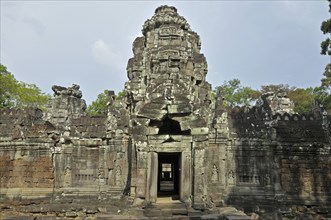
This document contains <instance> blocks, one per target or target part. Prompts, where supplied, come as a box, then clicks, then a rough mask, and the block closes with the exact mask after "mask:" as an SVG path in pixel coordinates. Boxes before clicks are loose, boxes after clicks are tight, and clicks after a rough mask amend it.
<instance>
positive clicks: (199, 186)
mask: <svg viewBox="0 0 331 220" xmlns="http://www.w3.org/2000/svg"><path fill="white" fill-rule="evenodd" d="M204 155H205V150H204V149H203V148H201V147H199V148H195V149H194V167H193V169H194V171H193V172H194V186H193V187H194V189H193V190H194V192H193V193H194V194H193V208H194V209H205V208H206V204H205V201H204V200H205V196H206V192H205V191H206V186H205V167H204V161H203V160H204Z"/></svg>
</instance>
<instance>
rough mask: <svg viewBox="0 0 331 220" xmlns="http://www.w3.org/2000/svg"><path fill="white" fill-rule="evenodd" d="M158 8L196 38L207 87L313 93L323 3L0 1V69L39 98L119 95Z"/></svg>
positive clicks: (320, 67)
mask: <svg viewBox="0 0 331 220" xmlns="http://www.w3.org/2000/svg"><path fill="white" fill-rule="evenodd" d="M160 5H172V6H175V7H176V8H177V9H178V13H179V14H180V15H182V16H184V17H185V18H186V19H187V21H188V23H189V24H190V25H191V29H192V30H193V31H195V32H197V33H198V34H199V35H200V37H201V42H202V53H204V54H205V56H206V58H207V62H208V75H207V80H208V81H209V82H210V83H211V84H212V86H213V88H214V87H216V86H218V85H220V84H222V83H223V82H224V80H230V79H233V78H238V79H240V80H241V82H242V84H243V85H244V86H250V87H252V88H255V89H258V88H260V86H261V85H267V84H280V83H283V84H289V85H291V86H296V87H309V86H317V85H319V84H320V79H321V78H322V73H323V72H324V67H325V65H326V64H327V63H328V62H330V60H329V59H330V58H329V57H326V56H322V55H320V43H321V41H322V40H324V39H325V38H326V36H324V35H323V34H322V32H321V31H320V25H321V22H322V21H323V20H326V19H327V18H329V17H330V14H329V12H328V2H327V1H326V0H320V1H318V0H314V1H277V0H273V1H271V0H269V1H262V0H260V1H258V0H256V1H245V0H241V1H4V0H1V5H0V6H1V14H0V15H1V19H0V20H1V36H0V37H1V40H0V62H1V63H2V64H4V65H5V66H7V68H8V70H9V71H11V72H12V73H13V74H14V75H15V77H16V78H17V79H18V80H21V81H24V82H27V83H33V84H36V85H37V86H39V87H40V88H41V89H42V91H43V92H46V93H51V94H52V91H51V86H52V85H54V84H56V85H62V86H71V84H73V83H76V84H79V85H80V86H81V90H82V91H83V98H84V99H86V100H87V102H88V103H91V101H92V100H94V99H95V98H96V96H97V95H98V94H99V93H101V92H103V90H105V89H110V90H115V91H116V92H119V91H121V90H122V89H123V88H124V83H125V81H127V75H126V65H127V61H128V59H129V58H131V57H132V56H133V54H132V42H133V40H134V39H135V38H136V37H138V36H141V35H142V33H141V29H142V25H143V24H144V22H145V21H146V20H147V19H149V18H150V17H152V16H153V14H154V11H155V9H156V8H157V7H158V6H160Z"/></svg>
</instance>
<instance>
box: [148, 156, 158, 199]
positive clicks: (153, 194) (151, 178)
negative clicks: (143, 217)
mask: <svg viewBox="0 0 331 220" xmlns="http://www.w3.org/2000/svg"><path fill="white" fill-rule="evenodd" d="M157 156H158V155H157V153H156V152H149V163H148V164H149V166H148V174H147V184H148V192H147V193H148V194H149V198H147V201H150V202H156V200H157V171H158V157H157Z"/></svg>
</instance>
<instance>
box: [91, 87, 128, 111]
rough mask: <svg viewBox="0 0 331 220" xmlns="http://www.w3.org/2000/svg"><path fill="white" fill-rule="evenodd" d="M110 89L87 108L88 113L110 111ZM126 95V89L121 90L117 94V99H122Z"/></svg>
mask: <svg viewBox="0 0 331 220" xmlns="http://www.w3.org/2000/svg"><path fill="white" fill-rule="evenodd" d="M109 93H110V91H109V90H105V91H103V92H102V93H100V94H99V95H98V96H97V99H96V100H95V101H93V102H92V104H91V105H89V106H88V107H87V109H86V113H87V114H88V115H90V116H98V115H106V114H107V112H108V102H109V101H110V100H109ZM124 96H125V91H124V90H122V91H120V92H119V93H118V94H117V95H116V96H115V99H116V100H120V99H122V98H123V97H124Z"/></svg>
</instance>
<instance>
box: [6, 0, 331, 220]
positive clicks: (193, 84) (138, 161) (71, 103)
mask: <svg viewBox="0 0 331 220" xmlns="http://www.w3.org/2000/svg"><path fill="white" fill-rule="evenodd" d="M142 33H143V36H142V37H137V38H136V40H135V41H134V42H133V57H132V58H131V59H129V61H128V65H127V76H128V81H127V82H126V83H125V96H124V97H123V98H122V99H115V97H114V92H110V94H109V105H108V113H107V115H104V116H98V117H90V116H87V115H86V113H85V109H86V104H85V101H84V100H83V99H82V92H81V91H80V90H79V89H80V87H79V86H78V85H73V86H72V87H69V88H66V87H62V86H53V87H52V89H53V91H54V93H55V95H54V97H53V98H52V99H51V100H50V102H49V103H48V105H47V108H46V110H44V111H41V110H39V109H25V110H14V109H9V110H8V109H7V110H1V111H0V174H1V175H0V184H1V185H0V187H1V189H0V201H1V208H2V210H7V212H9V211H12V213H15V211H16V214H17V213H22V212H25V213H36V212H33V210H32V211H26V209H24V210H25V211H22V209H15V208H13V207H15V204H16V205H17V204H20V203H23V204H31V203H32V202H31V201H33V203H34V204H39V203H40V204H48V206H47V207H48V211H47V213H46V214H47V215H54V216H57V217H70V216H71V217H72V218H75V217H80V216H85V217H88V216H93V215H94V216H97V215H98V214H99V215H101V214H102V213H103V212H106V211H105V210H106V209H107V207H109V205H111V206H112V207H117V208H118V209H116V211H114V210H113V212H114V213H115V212H118V213H120V212H121V210H123V209H125V208H130V207H131V208H132V207H138V208H145V209H148V208H149V207H152V206H153V204H157V203H158V202H159V201H160V200H161V199H162V198H164V197H171V198H172V199H174V200H179V201H180V202H181V204H184V205H185V206H186V208H187V209H190V210H191V209H192V210H200V211H201V210H205V211H206V210H209V211H212V210H214V211H215V210H219V208H220V207H227V206H233V207H236V208H240V209H242V210H244V211H245V212H246V213H248V214H250V215H251V216H252V218H253V217H254V218H255V219H258V216H259V215H260V217H261V216H263V215H266V213H268V216H269V217H270V216H271V217H270V219H282V218H287V217H288V218H290V217H294V216H299V217H300V216H301V217H302V218H301V219H309V218H308V217H309V216H315V217H316V216H319V217H321V219H322V217H324V218H327V217H331V208H330V207H331V156H330V155H331V154H330V153H331V152H330V151H331V125H330V124H331V123H330V122H331V120H330V119H331V117H330V115H327V114H326V111H325V110H324V109H323V107H322V106H320V105H318V104H316V105H315V107H314V109H313V112H314V113H313V114H311V115H299V114H296V113H295V112H294V111H293V102H291V101H290V100H289V99H288V98H287V96H286V94H273V93H267V94H264V95H262V96H261V98H260V100H259V101H258V102H257V104H256V106H254V107H253V108H241V107H235V108H232V109H227V108H225V107H224V106H223V99H222V94H221V93H220V91H218V92H217V94H216V97H214V96H212V90H211V85H210V84H209V83H208V82H207V81H206V74H207V61H206V58H205V56H204V55H203V54H202V53H201V52H200V49H201V41H200V37H199V35H198V34H197V33H195V32H194V31H192V30H191V29H190V25H189V24H188V22H187V21H186V20H185V18H183V17H182V16H180V15H179V14H178V13H177V9H176V8H175V7H170V6H161V7H159V8H157V9H156V10H155V14H154V15H153V17H152V18H151V19H148V20H147V21H146V22H145V24H144V25H143V30H142ZM45 201H47V202H45ZM91 201H92V203H95V204H100V205H99V206H100V207H99V208H95V209H93V208H91V210H89V209H86V210H85V212H84V213H85V214H84V213H83V214H82V211H81V209H79V208H77V207H78V206H79V205H80V204H87V203H89V204H91ZM62 203H63V204H64V203H70V204H72V205H71V207H74V208H72V210H75V213H73V211H72V210H71V211H70V210H69V211H68V210H67V211H64V212H61V211H60V210H63V209H59V208H58V207H62V206H61V204H62ZM10 204H12V205H10ZM102 204H104V205H102ZM18 206H19V205H18ZM45 206H46V205H45ZM75 207H76V208H75ZM8 209H9V211H8ZM20 210H21V211H20ZM43 210H45V209H43ZM79 210H80V211H79ZM117 210H118V211H117ZM34 211H35V210H34ZM109 212H110V211H109ZM39 213H42V211H40V210H39ZM59 213H62V214H59ZM217 213H218V214H220V212H219V211H217ZM252 213H253V214H252ZM44 214H45V213H44ZM307 216H308V217H307ZM214 217H215V216H214ZM305 217H307V218H305ZM205 219H208V218H207V217H206V218H205ZM211 219H215V218H212V216H211ZM224 219H231V218H230V217H229V218H224ZM236 219H246V218H244V217H242V218H236ZM260 219H267V218H266V217H262V218H260Z"/></svg>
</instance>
